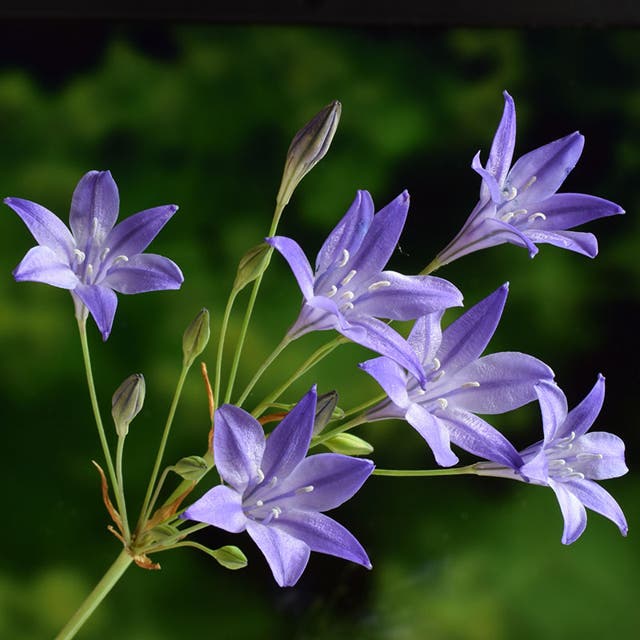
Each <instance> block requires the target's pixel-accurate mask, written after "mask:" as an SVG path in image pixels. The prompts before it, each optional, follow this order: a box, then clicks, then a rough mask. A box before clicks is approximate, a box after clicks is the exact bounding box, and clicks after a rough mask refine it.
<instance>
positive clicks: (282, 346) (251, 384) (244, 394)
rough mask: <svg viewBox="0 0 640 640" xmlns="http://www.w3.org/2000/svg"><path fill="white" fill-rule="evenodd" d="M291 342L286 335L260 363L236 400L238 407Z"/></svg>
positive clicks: (227, 399) (227, 400)
mask: <svg viewBox="0 0 640 640" xmlns="http://www.w3.org/2000/svg"><path fill="white" fill-rule="evenodd" d="M290 343H291V338H290V337H289V336H285V337H284V338H282V340H281V341H280V344H279V345H278V346H277V347H276V348H275V349H274V350H273V351H272V352H271V355H270V356H269V357H268V358H267V359H266V360H265V361H264V362H263V363H262V364H261V365H260V367H259V368H258V370H257V371H256V372H255V374H254V376H253V378H251V381H250V382H249V384H248V385H247V386H246V388H245V390H244V391H243V392H242V395H241V396H240V397H239V398H238V400H237V401H236V403H235V404H236V405H237V406H238V407H241V406H242V403H243V402H244V401H245V400H246V399H247V396H248V395H249V393H251V390H252V389H253V387H254V386H255V385H256V382H258V380H259V379H260V377H261V376H262V374H263V373H264V372H265V371H266V370H267V368H268V367H269V365H271V363H272V362H273V361H274V360H275V359H276V358H277V357H278V356H279V355H280V354H281V353H282V352H283V351H284V350H285V349H286V347H287V346H288V345H289V344H290ZM225 402H229V398H226V399H225Z"/></svg>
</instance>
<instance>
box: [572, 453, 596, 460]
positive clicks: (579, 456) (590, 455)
mask: <svg viewBox="0 0 640 640" xmlns="http://www.w3.org/2000/svg"><path fill="white" fill-rule="evenodd" d="M576 459H577V460H602V454H601V453H577V454H576Z"/></svg>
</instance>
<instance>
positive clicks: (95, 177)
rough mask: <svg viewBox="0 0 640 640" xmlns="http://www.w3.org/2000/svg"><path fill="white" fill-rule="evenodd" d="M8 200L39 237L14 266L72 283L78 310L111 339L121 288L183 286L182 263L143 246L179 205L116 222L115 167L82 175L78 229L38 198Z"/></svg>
mask: <svg viewBox="0 0 640 640" xmlns="http://www.w3.org/2000/svg"><path fill="white" fill-rule="evenodd" d="M4 202H5V204H7V205H9V206H10V207H11V208H12V209H13V210H14V211H15V212H16V213H17V214H18V215H19V216H20V218H22V221H23V222H24V223H25V224H26V225H27V227H28V228H29V231H31V233H32V234H33V237H34V238H35V239H36V240H37V242H38V246H36V247H33V248H32V249H30V250H29V251H28V252H27V254H26V255H25V257H24V258H23V259H22V262H20V264H19V265H18V266H17V267H16V269H15V270H14V271H13V276H14V278H15V279H16V280H17V281H23V280H29V281H32V282H43V283H45V284H50V285H52V286H54V287H60V288H62V289H69V290H70V291H71V295H72V297H73V299H74V303H75V305H76V313H77V314H78V315H79V317H82V315H83V314H86V312H87V310H88V311H89V312H90V313H91V315H92V316H93V318H94V320H95V321H96V324H97V325H98V329H99V330H100V333H101V334H102V338H103V340H106V339H107V338H108V337H109V334H110V333H111V327H112V325H113V318H114V316H115V312H116V306H117V304H118V300H117V297H116V294H115V292H116V291H117V292H118V293H126V294H132V293H143V292H145V291H157V290H162V289H178V288H180V285H181V284H182V281H183V277H182V273H181V271H180V269H179V268H178V266H177V265H176V264H175V263H174V262H172V261H171V260H169V259H168V258H165V257H163V256H159V255H155V254H152V253H144V254H143V253H142V252H143V251H144V250H145V249H146V248H147V247H148V246H149V244H150V243H151V241H152V240H153V239H154V238H155V237H156V235H157V234H158V232H159V231H160V229H162V227H163V226H164V225H165V224H166V222H167V221H168V220H169V219H170V218H171V216H173V214H174V213H175V212H176V211H177V210H178V207H177V206H176V205H173V204H171V205H164V206H160V207H154V208H153V209H147V210H145V211H141V212H140V213H136V214H135V215H132V216H130V217H129V218H127V219H126V220H124V221H122V222H121V223H120V224H118V225H116V224H115V222H116V219H117V217H118V209H119V202H120V201H119V195H118V188H117V186H116V183H115V182H114V180H113V178H112V177H111V173H110V172H109V171H89V173H86V174H85V175H84V176H83V177H82V178H81V179H80V182H78V185H77V186H76V188H75V191H74V192H73V198H72V200H71V212H70V214H69V224H70V226H71V230H69V229H68V228H67V226H66V225H65V224H64V223H63V222H62V220H60V218H58V217H57V216H56V215H55V214H54V213H52V212H51V211H49V210H48V209H46V208H45V207H43V206H42V205H39V204H36V203H35V202H31V201H29V200H22V199H21V198H5V200H4ZM84 317H86V315H85V316H84Z"/></svg>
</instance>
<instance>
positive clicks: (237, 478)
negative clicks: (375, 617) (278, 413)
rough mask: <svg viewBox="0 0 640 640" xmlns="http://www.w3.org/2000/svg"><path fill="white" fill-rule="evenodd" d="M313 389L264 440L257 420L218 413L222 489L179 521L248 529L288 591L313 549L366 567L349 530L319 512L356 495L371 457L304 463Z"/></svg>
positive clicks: (227, 409)
mask: <svg viewBox="0 0 640 640" xmlns="http://www.w3.org/2000/svg"><path fill="white" fill-rule="evenodd" d="M315 409H316V390H315V387H313V388H312V389H311V390H310V391H309V392H308V393H307V394H306V395H305V396H304V397H303V398H302V399H301V400H300V402H299V403H298V404H297V405H296V406H295V407H294V408H293V409H292V410H291V411H290V412H289V413H288V414H287V416H286V417H285V418H284V419H283V420H282V422H281V423H280V424H279V425H278V426H277V427H276V428H275V429H274V430H273V432H272V433H271V434H270V435H269V437H268V438H265V434H264V432H263V430H262V427H261V426H260V424H259V423H258V421H257V420H256V419H255V418H253V417H252V416H251V415H250V414H249V413H247V412H246V411H244V410H243V409H240V408H238V407H235V406H232V405H223V406H222V407H220V408H219V409H218V410H217V411H216V413H215V432H214V433H215V435H214V457H215V463H216V467H217V469H218V472H219V473H220V477H221V478H222V480H223V481H224V482H225V484H224V485H219V486H217V487H214V488H213V489H211V490H210V491H209V492H207V493H206V494H205V495H204V496H203V497H202V498H200V499H199V500H197V501H196V502H194V503H193V504H192V505H191V506H190V507H189V508H188V509H187V510H186V511H185V512H184V514H183V515H182V517H183V518H188V519H190V520H196V521H198V522H206V523H208V524H211V525H213V526H215V527H219V528H221V529H224V530H225V531H230V532H232V533H238V532H240V531H245V530H246V531H247V532H248V533H249V535H250V536H251V538H252V539H253V540H254V542H255V543H256V544H257V545H258V547H259V548H260V550H261V551H262V553H263V554H264V556H265V558H266V559H267V562H268V563H269V566H270V567H271V571H272V572H273V576H274V578H275V580H276V582H277V583H278V584H279V585H280V586H281V587H286V586H292V585H294V584H295V583H296V582H297V581H298V579H299V578H300V576H301V574H302V572H303V571H304V569H305V567H306V565H307V561H308V560H309V554H310V552H311V551H317V552H320V553H326V554H329V555H333V556H338V557H339V558H344V559H346V560H351V561H353V562H356V563H358V564H361V565H363V566H365V567H367V568H371V563H370V562H369V558H368V557H367V554H366V552H365V551H364V549H363V548H362V546H361V545H360V543H359V542H358V541H357V540H356V539H355V538H354V537H353V535H352V534H351V533H349V531H347V529H345V528H344V527H343V526H342V525H341V524H338V523H337V522H336V521H335V520H333V519H331V518H329V517H328V516H325V515H324V514H323V513H322V512H323V511H328V510H329V509H334V508H335V507H337V506H339V505H340V504H342V503H343V502H345V501H346V500H348V499H349V498H351V497H352V496H353V494H354V493H356V491H358V489H359V488H360V487H361V486H362V484H363V483H364V481H365V480H366V479H367V478H368V477H369V475H370V474H371V472H372V471H373V463H372V462H371V461H370V460H363V459H360V458H351V457H349V456H345V455H340V454H335V453H321V454H317V455H313V456H309V457H307V458H305V455H306V453H307V450H308V448H309V443H310V441H311V435H312V430H313V422H314V417H315Z"/></svg>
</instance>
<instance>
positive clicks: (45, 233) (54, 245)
mask: <svg viewBox="0 0 640 640" xmlns="http://www.w3.org/2000/svg"><path fill="white" fill-rule="evenodd" d="M4 203H5V204H6V205H7V206H9V207H11V208H12V209H13V210H14V211H15V212H16V213H17V214H18V215H19V216H20V218H21V219H22V222H24V223H25V224H26V225H27V228H28V229H29V231H30V232H31V234H32V235H33V237H34V238H35V239H36V242H37V243H38V244H40V245H42V246H44V247H49V249H51V250H52V251H54V252H55V253H56V255H57V256H58V259H59V260H61V261H66V262H67V264H68V263H69V262H70V261H71V259H72V257H73V249H74V248H75V241H74V239H73V236H72V235H71V232H70V231H69V229H67V227H66V225H65V224H64V222H62V220H60V218H58V216H56V215H55V213H52V212H51V211H49V209H45V207H43V206H41V205H39V204H37V203H35V202H31V201H30V200H23V199H22V198H5V199H4Z"/></svg>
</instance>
